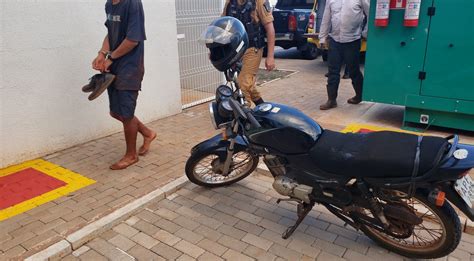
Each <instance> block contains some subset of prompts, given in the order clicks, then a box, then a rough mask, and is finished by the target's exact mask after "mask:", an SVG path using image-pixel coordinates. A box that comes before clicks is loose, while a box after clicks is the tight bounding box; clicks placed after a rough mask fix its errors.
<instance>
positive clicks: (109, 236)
mask: <svg viewBox="0 0 474 261" xmlns="http://www.w3.org/2000/svg"><path fill="white" fill-rule="evenodd" d="M118 234H119V233H117V232H115V231H114V230H112V229H109V230H107V231H105V232H103V233H102V234H100V237H101V238H102V239H103V240H105V241H109V240H110V239H112V238H114V237H116V236H117V235H118Z"/></svg>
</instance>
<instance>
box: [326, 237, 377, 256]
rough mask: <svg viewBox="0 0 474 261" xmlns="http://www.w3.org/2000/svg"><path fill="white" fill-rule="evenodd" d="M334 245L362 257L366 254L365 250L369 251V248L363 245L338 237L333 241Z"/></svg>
mask: <svg viewBox="0 0 474 261" xmlns="http://www.w3.org/2000/svg"><path fill="white" fill-rule="evenodd" d="M334 244H337V245H339V246H342V247H345V248H347V249H351V250H353V251H356V252H358V253H360V254H363V255H365V254H366V253H367V250H368V249H369V247H368V246H366V245H364V244H361V243H359V242H357V241H354V240H350V239H348V238H345V237H342V236H338V237H337V238H336V240H335V241H334Z"/></svg>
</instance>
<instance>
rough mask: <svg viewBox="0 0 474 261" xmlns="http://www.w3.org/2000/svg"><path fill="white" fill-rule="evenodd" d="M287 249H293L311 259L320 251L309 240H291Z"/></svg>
mask: <svg viewBox="0 0 474 261" xmlns="http://www.w3.org/2000/svg"><path fill="white" fill-rule="evenodd" d="M287 248H289V249H292V250H295V251H296V252H298V253H301V254H303V255H305V256H307V257H310V258H313V260H314V259H315V258H316V257H317V256H318V255H319V253H321V251H322V250H321V249H320V248H317V247H315V246H312V245H311V244H310V243H309V242H308V243H306V242H304V241H298V240H293V241H291V243H290V244H288V247H287Z"/></svg>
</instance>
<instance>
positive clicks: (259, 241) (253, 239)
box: [242, 233, 273, 251]
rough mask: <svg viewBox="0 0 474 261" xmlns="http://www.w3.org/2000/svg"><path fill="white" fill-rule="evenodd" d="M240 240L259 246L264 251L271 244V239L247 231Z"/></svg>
mask: <svg viewBox="0 0 474 261" xmlns="http://www.w3.org/2000/svg"><path fill="white" fill-rule="evenodd" d="M242 241H243V242H246V243H248V244H250V245H252V246H255V247H258V248H261V249H263V250H265V251H268V249H270V247H271V246H272V245H273V242H272V241H270V240H266V239H265V238H262V237H259V236H256V235H254V234H251V233H247V235H245V236H244V237H243V238H242Z"/></svg>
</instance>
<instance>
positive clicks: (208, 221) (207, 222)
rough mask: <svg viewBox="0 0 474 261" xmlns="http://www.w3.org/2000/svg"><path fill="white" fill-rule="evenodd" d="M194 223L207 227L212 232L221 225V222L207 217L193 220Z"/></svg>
mask: <svg viewBox="0 0 474 261" xmlns="http://www.w3.org/2000/svg"><path fill="white" fill-rule="evenodd" d="M194 221H197V222H199V223H200V224H202V225H205V226H208V227H210V228H212V229H214V230H216V229H217V228H219V227H220V226H222V224H223V223H222V222H221V221H219V220H216V219H214V218H210V217H207V216H199V217H197V218H194Z"/></svg>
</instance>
